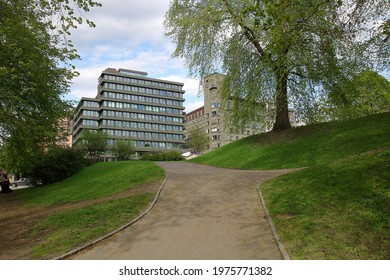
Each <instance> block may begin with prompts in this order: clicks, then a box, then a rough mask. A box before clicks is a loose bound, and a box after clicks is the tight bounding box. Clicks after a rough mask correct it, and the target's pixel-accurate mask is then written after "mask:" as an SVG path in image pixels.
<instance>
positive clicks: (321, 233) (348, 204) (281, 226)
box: [261, 149, 390, 259]
mask: <svg viewBox="0 0 390 280" xmlns="http://www.w3.org/2000/svg"><path fill="white" fill-rule="evenodd" d="M261 188H262V192H263V195H264V198H265V200H266V203H267V206H268V208H269V211H270V214H271V216H272V218H273V221H274V223H275V225H276V227H277V230H278V232H279V234H280V235H281V237H282V239H283V243H284V245H285V246H286V249H287V250H288V251H289V252H290V255H291V256H292V258H293V259H390V242H389V241H390V240H389V236H390V229H389V224H390V216H389V215H390V149H387V150H386V149H385V150H379V151H373V152H368V153H364V154H361V155H356V156H352V157H348V158H345V159H342V160H339V161H335V162H332V163H329V164H322V165H318V166H315V167H311V168H308V169H304V170H302V171H299V172H296V173H292V174H288V175H285V176H281V177H279V178H276V179H274V180H271V181H269V182H267V183H265V184H264V185H262V186H261Z"/></svg>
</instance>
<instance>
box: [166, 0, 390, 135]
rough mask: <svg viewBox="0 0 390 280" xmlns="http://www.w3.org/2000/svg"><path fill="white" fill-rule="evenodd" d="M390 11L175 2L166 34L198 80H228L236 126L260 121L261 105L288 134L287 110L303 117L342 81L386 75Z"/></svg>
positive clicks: (350, 1) (355, 0)
mask: <svg viewBox="0 0 390 280" xmlns="http://www.w3.org/2000/svg"><path fill="white" fill-rule="evenodd" d="M389 11H390V3H389V2H388V1H385V0H366V1H363V0H346V1H341V0H340V1H331V0H311V1H307V0H296V1H289V0H278V1H276V0H267V1H260V0H240V1H232V0H198V1H195V0H180V1H179V0H175V1H172V2H171V4H170V8H169V11H168V12H167V14H166V18H165V28H166V35H167V36H168V37H170V38H171V40H172V41H173V42H174V43H175V44H176V49H175V51H174V52H173V56H174V57H181V58H184V59H185V61H186V63H187V66H188V68H189V70H190V74H191V75H192V76H196V77H199V78H202V77H205V76H206V75H208V74H210V73H213V72H216V71H217V72H218V71H221V72H223V73H225V74H227V79H225V85H224V90H223V94H224V99H225V100H227V99H234V100H235V102H234V108H233V110H232V111H231V116H230V117H231V121H232V123H233V124H235V125H239V124H242V123H245V122H246V123H248V122H251V121H256V117H257V116H258V115H259V114H258V111H257V110H258V107H259V106H258V105H257V104H259V102H260V103H267V104H268V105H269V106H271V107H273V108H274V113H273V114H274V116H275V120H274V128H273V129H274V130H283V129H286V128H289V127H290V122H289V115H288V109H289V106H290V107H294V109H295V110H301V111H300V112H297V115H298V116H299V115H305V113H306V114H307V113H309V110H308V108H310V107H311V106H312V104H313V100H315V99H316V97H317V96H318V95H319V94H320V93H321V92H327V91H329V90H330V89H331V88H332V87H333V86H334V85H335V84H337V83H338V82H339V81H341V80H345V79H346V78H351V77H353V76H355V75H356V74H357V73H359V72H361V71H362V70H364V69H366V68H374V69H375V68H376V69H378V70H384V69H388V67H389V48H388V44H386V42H388V24H389V13H390V12H389ZM237 101H245V106H243V105H242V104H241V103H240V102H237ZM248 101H249V102H248ZM225 103H226V102H225ZM297 104H298V105H299V106H296V105H297ZM297 108H298V109H297ZM243 110H244V111H245V114H244V113H242V111H243ZM248 110H251V114H248V113H247V112H248ZM305 110H306V111H305ZM302 111H303V112H302ZM260 115H261V114H260Z"/></svg>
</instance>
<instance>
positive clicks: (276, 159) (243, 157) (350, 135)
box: [192, 113, 390, 169]
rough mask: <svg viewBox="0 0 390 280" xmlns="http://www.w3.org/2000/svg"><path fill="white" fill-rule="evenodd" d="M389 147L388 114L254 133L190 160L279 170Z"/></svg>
mask: <svg viewBox="0 0 390 280" xmlns="http://www.w3.org/2000/svg"><path fill="white" fill-rule="evenodd" d="M385 147H390V113H385V114H378V115H373V116H369V117H365V118H361V119H355V120H351V121H346V122H330V123H324V124H317V125H309V126H304V127H298V128H292V129H289V130H287V131H282V132H269V133H263V134H259V135H254V136H250V137H247V138H245V139H241V140H239V141H236V142H233V143H231V144H229V145H226V146H223V147H221V148H219V149H217V150H215V151H212V152H210V153H208V154H205V155H203V156H201V157H198V158H195V159H193V160H192V161H193V162H197V163H203V164H208V165H214V166H220V167H227V168H240V169H281V168H294V167H306V166H313V165H318V164H323V163H327V162H331V161H333V160H337V159H342V158H344V157H347V156H353V155H356V154H359V153H364V152H367V151H370V150H375V149H380V148H385Z"/></svg>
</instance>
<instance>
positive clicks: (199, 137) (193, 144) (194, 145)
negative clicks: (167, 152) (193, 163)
mask: <svg viewBox="0 0 390 280" xmlns="http://www.w3.org/2000/svg"><path fill="white" fill-rule="evenodd" d="M186 144H187V146H188V147H189V148H191V149H192V150H193V151H194V153H195V154H199V153H200V152H202V151H204V150H205V149H206V147H207V145H208V144H209V137H208V136H207V134H206V132H205V131H204V130H203V129H201V128H200V127H198V126H194V127H191V128H190V129H189V130H188V136H187V141H186Z"/></svg>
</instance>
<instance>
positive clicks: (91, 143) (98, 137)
mask: <svg viewBox="0 0 390 280" xmlns="http://www.w3.org/2000/svg"><path fill="white" fill-rule="evenodd" d="M107 137H108V135H107V133H105V132H103V131H96V130H84V132H83V136H82V143H81V144H80V146H81V149H83V150H84V151H85V152H86V153H87V155H88V156H89V158H90V159H91V161H92V162H98V161H99V159H100V156H101V155H102V154H103V153H104V152H106V151H107V147H108V144H107Z"/></svg>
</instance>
